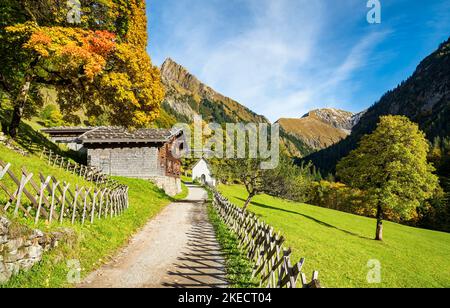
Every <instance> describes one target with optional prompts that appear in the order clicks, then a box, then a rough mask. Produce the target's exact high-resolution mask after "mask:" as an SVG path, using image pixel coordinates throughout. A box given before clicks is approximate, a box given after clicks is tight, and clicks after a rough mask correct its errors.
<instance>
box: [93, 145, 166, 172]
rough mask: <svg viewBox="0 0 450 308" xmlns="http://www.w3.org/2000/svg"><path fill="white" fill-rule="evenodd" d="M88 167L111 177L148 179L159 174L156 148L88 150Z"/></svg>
mask: <svg viewBox="0 0 450 308" xmlns="http://www.w3.org/2000/svg"><path fill="white" fill-rule="evenodd" d="M88 165H89V166H92V167H97V168H99V169H100V170H102V172H103V173H105V174H108V175H112V176H123V177H131V178H142V179H150V178H152V177H154V176H159V175H160V174H161V172H160V169H161V168H160V166H158V148H156V147H151V146H142V147H129V148H127V147H115V148H113V147H112V148H104V149H102V148H89V149H88Z"/></svg>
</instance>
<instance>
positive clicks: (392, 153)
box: [337, 116, 439, 241]
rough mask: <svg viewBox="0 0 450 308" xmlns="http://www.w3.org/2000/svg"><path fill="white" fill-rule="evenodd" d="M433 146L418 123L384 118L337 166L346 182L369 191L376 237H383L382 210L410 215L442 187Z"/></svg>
mask: <svg viewBox="0 0 450 308" xmlns="http://www.w3.org/2000/svg"><path fill="white" fill-rule="evenodd" d="M429 150H430V146H429V144H428V142H427V140H426V138H425V134H424V133H423V132H422V131H420V129H419V126H418V125H417V124H415V123H413V122H411V121H410V120H409V119H408V118H406V117H404V116H384V117H381V119H380V122H379V124H378V126H377V129H376V130H375V131H374V132H373V133H372V134H370V135H366V136H364V137H363V138H362V140H361V142H360V144H359V147H358V148H357V149H356V150H354V151H353V152H351V153H350V155H349V156H347V157H345V158H344V159H342V161H341V162H339V164H338V166H337V175H338V177H339V178H340V179H341V180H342V181H343V182H344V183H346V184H348V185H350V186H352V187H354V188H358V189H361V190H364V191H366V192H367V193H368V194H369V196H370V197H371V198H372V200H373V201H374V202H373V204H375V206H376V207H377V208H376V211H377V228H376V237H375V238H376V240H380V241H381V240H383V219H384V216H383V213H384V212H385V211H390V212H395V213H397V214H398V215H399V216H400V217H402V218H404V219H409V218H411V217H412V216H413V215H414V214H415V212H416V209H417V207H418V206H419V205H420V203H421V202H423V201H424V200H426V199H428V198H430V197H432V195H433V193H434V192H435V191H436V189H437V188H438V186H439V181H438V178H437V176H435V175H434V174H433V172H434V167H433V166H432V165H431V164H429V163H428V161H427V154H428V152H429Z"/></svg>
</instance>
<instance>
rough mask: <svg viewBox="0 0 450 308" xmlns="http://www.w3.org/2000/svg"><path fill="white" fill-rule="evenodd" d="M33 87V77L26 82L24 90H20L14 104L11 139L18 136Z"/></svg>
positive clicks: (29, 77)
mask: <svg viewBox="0 0 450 308" xmlns="http://www.w3.org/2000/svg"><path fill="white" fill-rule="evenodd" d="M30 87H31V76H28V77H27V78H26V80H25V83H24V85H23V86H22V89H21V90H20V93H19V95H18V96H17V98H16V101H15V102H14V110H13V114H12V118H11V123H10V125H9V129H8V133H9V135H10V136H11V138H15V137H16V136H17V130H18V128H19V125H20V121H21V120H22V116H23V111H24V109H25V104H26V102H27V99H28V92H29V91H30Z"/></svg>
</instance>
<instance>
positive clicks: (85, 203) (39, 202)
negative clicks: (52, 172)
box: [0, 160, 129, 224]
mask: <svg viewBox="0 0 450 308" xmlns="http://www.w3.org/2000/svg"><path fill="white" fill-rule="evenodd" d="M8 178H9V181H8V183H7V179H8ZM7 184H9V185H7ZM1 192H3V193H4V194H6V200H7V202H6V204H5V205H4V206H3V210H5V211H10V212H12V213H13V215H14V216H19V215H22V216H24V217H26V218H29V219H33V220H34V222H35V223H36V224H37V223H38V222H39V221H40V220H41V219H44V220H45V221H46V222H48V223H53V222H59V223H63V222H64V220H68V221H70V222H71V223H72V224H75V223H76V222H79V223H81V224H85V223H86V222H87V221H88V222H90V223H94V221H95V219H101V218H107V217H114V216H117V215H120V214H122V213H123V212H124V211H125V210H126V209H128V206H129V203H128V187H126V186H124V185H119V186H115V187H114V188H108V187H98V186H97V187H95V188H94V187H80V186H78V185H77V186H72V185H70V184H69V183H66V182H61V181H58V180H57V179H56V178H55V177H54V176H44V175H43V174H42V173H40V174H39V175H37V176H36V175H34V174H33V173H29V172H28V171H27V170H26V168H22V169H21V174H20V175H19V176H17V175H16V174H14V172H13V171H12V170H11V164H9V163H5V162H3V161H1V160H0V193H1ZM0 207H1V205H0Z"/></svg>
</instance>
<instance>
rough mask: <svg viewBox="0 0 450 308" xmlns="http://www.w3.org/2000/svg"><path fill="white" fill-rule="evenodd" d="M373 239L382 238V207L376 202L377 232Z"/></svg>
mask: <svg viewBox="0 0 450 308" xmlns="http://www.w3.org/2000/svg"><path fill="white" fill-rule="evenodd" d="M375 240H377V241H382V240H383V208H382V206H381V204H378V209H377V233H376V235H375Z"/></svg>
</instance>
